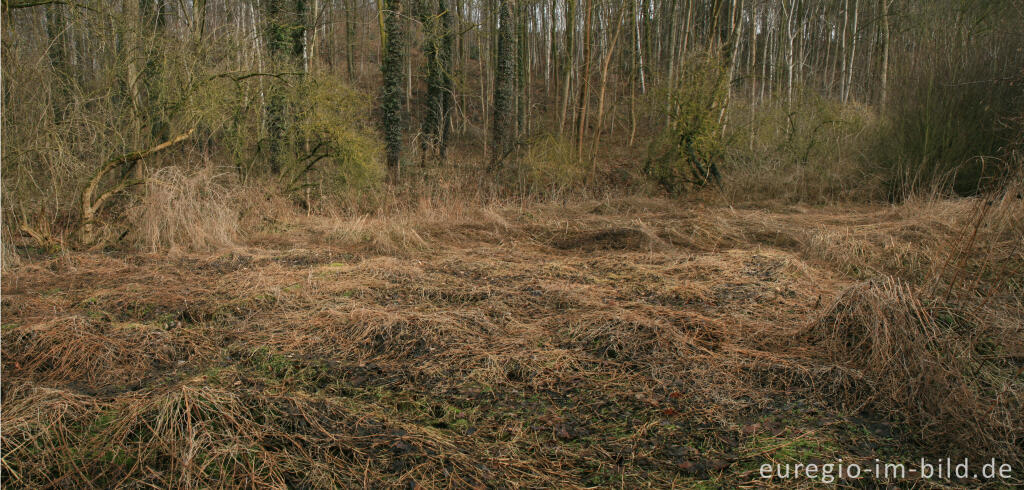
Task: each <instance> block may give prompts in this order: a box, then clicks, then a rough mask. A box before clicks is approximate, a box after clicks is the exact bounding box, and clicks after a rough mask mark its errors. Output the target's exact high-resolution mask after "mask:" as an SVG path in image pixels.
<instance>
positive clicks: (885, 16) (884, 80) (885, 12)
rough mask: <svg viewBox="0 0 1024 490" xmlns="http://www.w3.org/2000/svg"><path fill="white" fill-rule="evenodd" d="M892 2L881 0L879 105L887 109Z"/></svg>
mask: <svg viewBox="0 0 1024 490" xmlns="http://www.w3.org/2000/svg"><path fill="white" fill-rule="evenodd" d="M890 1H891V0H881V2H882V66H881V75H880V78H881V94H880V96H879V105H880V106H881V107H883V108H884V107H885V103H886V100H887V98H888V95H889V93H888V90H889V2H890Z"/></svg>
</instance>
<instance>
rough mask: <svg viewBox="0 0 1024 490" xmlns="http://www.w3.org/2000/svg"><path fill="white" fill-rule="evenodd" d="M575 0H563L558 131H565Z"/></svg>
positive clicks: (570, 83) (574, 27) (572, 56)
mask: <svg viewBox="0 0 1024 490" xmlns="http://www.w3.org/2000/svg"><path fill="white" fill-rule="evenodd" d="M575 12H576V0H565V67H564V68H565V78H564V79H563V80H562V82H563V84H564V85H563V87H562V115H561V117H559V119H558V132H559V133H563V134H564V132H565V121H566V118H567V117H568V112H569V105H570V104H569V98H570V93H571V90H570V89H571V88H572V69H573V65H574V64H575V63H574V62H573V61H574V58H575V55H576V49H575V46H574V45H573V40H574V39H573V38H574V36H573V31H574V30H575V29H576V19H575Z"/></svg>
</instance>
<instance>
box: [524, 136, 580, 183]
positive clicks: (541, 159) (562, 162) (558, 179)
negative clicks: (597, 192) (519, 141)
mask: <svg viewBox="0 0 1024 490" xmlns="http://www.w3.org/2000/svg"><path fill="white" fill-rule="evenodd" d="M519 165H520V169H521V173H522V177H523V181H524V183H525V185H526V186H527V187H529V188H530V190H531V191H539V192H544V191H557V190H562V189H568V188H572V187H579V186H582V185H583V181H584V179H585V178H586V176H587V165H586V162H584V161H583V160H581V159H579V158H577V157H576V152H575V150H574V148H573V144H572V141H570V140H569V139H568V138H566V137H564V136H559V135H552V134H549V135H545V136H544V137H542V138H540V140H539V141H537V142H535V143H533V144H531V145H530V146H529V148H527V150H526V152H525V154H524V155H523V158H522V159H521V160H520V162H519Z"/></svg>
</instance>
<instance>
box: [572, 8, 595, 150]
mask: <svg viewBox="0 0 1024 490" xmlns="http://www.w3.org/2000/svg"><path fill="white" fill-rule="evenodd" d="M586 9H587V11H586V13H585V14H584V17H583V70H582V72H581V74H582V76H581V77H580V97H579V116H578V117H579V121H578V123H579V124H578V127H579V129H578V133H577V135H576V153H577V157H578V158H579V159H580V160H582V159H583V136H584V134H585V133H586V127H587V106H589V105H590V42H591V41H590V24H591V20H592V18H593V15H594V5H593V0H587V3H586Z"/></svg>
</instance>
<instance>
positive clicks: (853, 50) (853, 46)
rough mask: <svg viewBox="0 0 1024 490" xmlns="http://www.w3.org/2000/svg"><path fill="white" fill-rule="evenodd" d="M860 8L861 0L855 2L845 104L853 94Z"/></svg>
mask: <svg viewBox="0 0 1024 490" xmlns="http://www.w3.org/2000/svg"><path fill="white" fill-rule="evenodd" d="M859 6H860V0H854V2H853V42H851V44H850V64H849V65H848V68H847V70H846V95H845V96H844V97H843V103H846V102H848V101H849V100H850V92H853V61H854V60H855V59H856V55H857V13H858V12H857V11H858V7H859Z"/></svg>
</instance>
